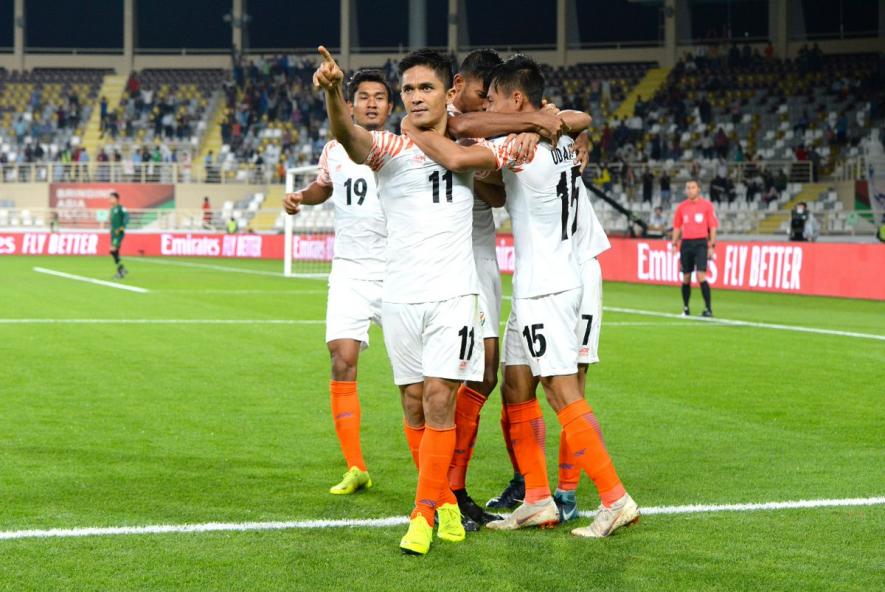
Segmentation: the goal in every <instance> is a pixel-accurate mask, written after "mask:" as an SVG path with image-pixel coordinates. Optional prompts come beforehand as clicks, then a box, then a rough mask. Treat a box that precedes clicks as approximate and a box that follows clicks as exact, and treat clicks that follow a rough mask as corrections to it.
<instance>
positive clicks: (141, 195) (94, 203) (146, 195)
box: [49, 183, 175, 228]
mask: <svg viewBox="0 0 885 592" xmlns="http://www.w3.org/2000/svg"><path fill="white" fill-rule="evenodd" d="M112 191H116V192H117V193H119V194H120V203H122V204H123V206H125V207H126V208H127V209H130V210H146V209H149V208H156V207H159V206H161V205H163V204H165V203H167V202H169V201H172V200H174V199H175V185H171V184H162V183H50V184H49V207H50V208H56V209H58V218H59V220H60V221H61V222H63V223H65V224H67V225H74V226H77V225H83V226H91V227H93V228H94V227H95V221H96V216H95V212H94V211H90V210H107V209H108V208H110V201H109V200H110V195H111V192H112Z"/></svg>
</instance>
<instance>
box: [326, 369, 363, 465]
mask: <svg viewBox="0 0 885 592" xmlns="http://www.w3.org/2000/svg"><path fill="white" fill-rule="evenodd" d="M329 392H330V393H331V400H332V418H333V419H334V420H335V433H337V434H338V442H339V443H340V444H341V452H342V453H344V460H345V461H347V468H348V469H349V468H350V467H357V468H358V469H360V470H361V471H365V470H366V461H364V460H363V451H362V449H361V448H360V398H359V395H357V390H356V382H345V381H340V380H333V381H331V382H330V383H329Z"/></svg>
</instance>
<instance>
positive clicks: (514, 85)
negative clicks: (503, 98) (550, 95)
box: [486, 54, 545, 109]
mask: <svg viewBox="0 0 885 592" xmlns="http://www.w3.org/2000/svg"><path fill="white" fill-rule="evenodd" d="M544 84H545V80H544V74H543V73H541V67H540V66H539V65H538V63H537V62H536V61H535V60H533V59H532V58H530V57H527V56H524V55H522V54H516V55H515V56H512V57H509V58H507V59H506V60H505V61H504V63H502V64H501V65H500V66H497V67H496V68H495V69H494V70H492V71H491V73H490V74H489V75H488V77H487V78H486V88H487V89H490V88H492V85H494V86H495V87H496V88H499V89H501V90H502V91H509V92H513V91H515V90H520V91H522V92H523V94H525V96H526V98H527V99H528V100H529V103H531V105H532V106H533V107H535V108H537V109H540V108H541V101H542V100H543V98H544Z"/></svg>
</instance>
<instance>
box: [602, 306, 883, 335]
mask: <svg viewBox="0 0 885 592" xmlns="http://www.w3.org/2000/svg"><path fill="white" fill-rule="evenodd" d="M603 310H607V311H609V312H620V313H624V314H633V315H640V316H646V317H660V318H664V319H682V320H684V321H688V322H696V323H710V324H713V325H730V326H732V327H754V328H757V329H775V330H778V331H793V332H796V333H814V334H817V335H836V336H838V337H856V338H859V339H873V340H876V341H885V335H876V334H874V333H856V332H854V331H838V330H836V329H820V328H817V327H802V326H800V325H779V324H775V323H759V322H755V321H737V320H734V319H720V318H718V317H713V318H704V317H684V316H682V315H681V314H674V313H669V312H656V311H653V310H638V309H635V308H619V307H616V306H605V307H603ZM603 326H605V322H603Z"/></svg>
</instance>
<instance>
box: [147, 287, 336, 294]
mask: <svg viewBox="0 0 885 592" xmlns="http://www.w3.org/2000/svg"><path fill="white" fill-rule="evenodd" d="M328 292H329V291H328V290H224V289H220V290H213V289H211V288H207V289H205V290H184V289H182V290H177V289H169V290H154V293H155V294H156V293H163V294H234V295H239V294H262V295H264V294H266V295H268V296H270V295H273V296H277V295H291V294H295V295H306V296H313V295H319V294H327V293H328Z"/></svg>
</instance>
